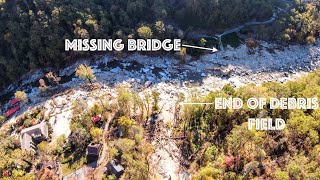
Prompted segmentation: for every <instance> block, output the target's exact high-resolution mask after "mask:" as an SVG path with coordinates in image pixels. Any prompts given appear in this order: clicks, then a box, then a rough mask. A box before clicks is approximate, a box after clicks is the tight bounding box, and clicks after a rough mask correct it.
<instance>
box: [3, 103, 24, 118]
mask: <svg viewBox="0 0 320 180" xmlns="http://www.w3.org/2000/svg"><path fill="white" fill-rule="evenodd" d="M19 102H20V100H19V99H17V98H14V99H12V100H10V102H9V104H10V106H9V108H11V109H9V110H8V111H6V112H5V113H4V114H5V116H6V117H7V118H8V117H10V116H12V115H13V114H14V113H15V112H17V111H19V110H20V105H19Z"/></svg>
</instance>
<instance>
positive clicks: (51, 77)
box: [46, 71, 61, 86]
mask: <svg viewBox="0 0 320 180" xmlns="http://www.w3.org/2000/svg"><path fill="white" fill-rule="evenodd" d="M46 78H47V79H48V81H49V82H50V83H51V84H52V85H54V86H56V85H58V84H59V82H60V80H61V77H57V76H55V75H54V74H53V73H52V72H51V71H50V72H48V73H47V74H46Z"/></svg>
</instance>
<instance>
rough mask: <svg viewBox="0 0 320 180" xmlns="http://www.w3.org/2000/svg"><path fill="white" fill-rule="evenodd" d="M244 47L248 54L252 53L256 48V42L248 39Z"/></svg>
mask: <svg viewBox="0 0 320 180" xmlns="http://www.w3.org/2000/svg"><path fill="white" fill-rule="evenodd" d="M246 46H247V48H248V49H249V52H254V49H255V48H256V47H257V42H256V40H255V39H253V38H249V39H247V40H246Z"/></svg>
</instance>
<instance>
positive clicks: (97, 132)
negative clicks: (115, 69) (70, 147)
mask: <svg viewBox="0 0 320 180" xmlns="http://www.w3.org/2000/svg"><path fill="white" fill-rule="evenodd" d="M90 134H91V136H92V139H93V141H94V142H95V143H99V142H100V141H101V140H102V134H103V133H102V129H100V128H97V127H92V128H91V129H90Z"/></svg>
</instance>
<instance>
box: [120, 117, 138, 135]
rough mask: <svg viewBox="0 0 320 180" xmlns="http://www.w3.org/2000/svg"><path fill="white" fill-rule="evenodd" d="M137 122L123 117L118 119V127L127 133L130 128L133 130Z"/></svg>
mask: <svg viewBox="0 0 320 180" xmlns="http://www.w3.org/2000/svg"><path fill="white" fill-rule="evenodd" d="M135 123H136V122H135V120H134V119H131V118H129V117H127V116H121V117H120V118H119V119H118V125H119V126H120V127H121V128H123V130H124V131H125V133H127V132H128V130H129V128H131V126H132V125H134V124H135Z"/></svg>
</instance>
